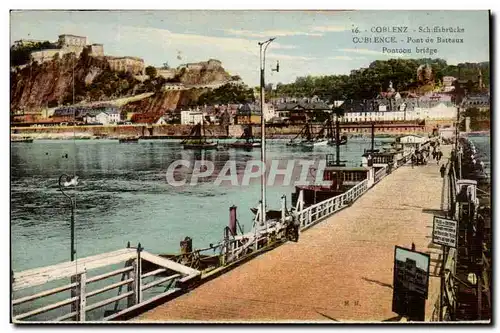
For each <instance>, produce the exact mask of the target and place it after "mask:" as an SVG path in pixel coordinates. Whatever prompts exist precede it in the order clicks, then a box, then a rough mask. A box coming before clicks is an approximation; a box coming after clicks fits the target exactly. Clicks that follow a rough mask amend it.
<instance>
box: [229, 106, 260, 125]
mask: <svg viewBox="0 0 500 333" xmlns="http://www.w3.org/2000/svg"><path fill="white" fill-rule="evenodd" d="M260 116H261V113H260V106H258V105H257V104H253V103H245V104H243V105H241V106H240V107H239V108H238V112H237V113H236V117H235V121H234V123H235V124H237V125H247V124H260V122H261V117H260Z"/></svg>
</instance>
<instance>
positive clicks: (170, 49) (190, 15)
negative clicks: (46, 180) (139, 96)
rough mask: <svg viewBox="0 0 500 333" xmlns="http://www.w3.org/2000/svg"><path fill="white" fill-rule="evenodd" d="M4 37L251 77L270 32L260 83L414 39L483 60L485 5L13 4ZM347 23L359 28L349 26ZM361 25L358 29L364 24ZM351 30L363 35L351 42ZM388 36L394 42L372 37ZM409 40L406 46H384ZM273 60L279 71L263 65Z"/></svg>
mask: <svg viewBox="0 0 500 333" xmlns="http://www.w3.org/2000/svg"><path fill="white" fill-rule="evenodd" d="M10 18H11V31H10V37H11V44H12V43H13V42H14V41H16V40H19V39H41V40H50V41H55V40H57V36H58V35H60V34H74V35H79V36H87V38H88V43H101V44H104V52H105V54H107V55H114V56H137V57H141V58H143V59H144V61H145V62H146V65H153V66H157V67H159V66H161V65H162V64H163V63H165V62H168V64H169V65H170V66H171V67H177V66H178V65H180V64H183V63H188V62H198V61H206V60H208V59H209V58H214V59H219V60H221V61H222V65H223V67H224V68H225V69H226V70H227V71H228V72H229V73H230V74H231V75H240V76H241V77H242V79H243V81H244V82H245V83H247V84H249V85H250V86H257V85H258V84H259V46H258V42H262V41H265V40H267V39H269V38H271V37H276V40H275V41H274V42H273V43H271V44H270V46H269V47H268V49H267V53H266V67H265V68H266V83H273V84H276V83H278V82H281V83H289V82H293V81H294V80H295V78H296V77H299V76H307V75H335V74H349V73H350V71H351V70H353V69H358V68H361V67H368V65H369V64H370V63H371V62H372V61H374V60H387V59H391V58H397V57H402V58H428V57H429V55H428V54H416V53H415V47H417V46H418V47H424V48H425V47H431V48H435V49H437V51H438V52H437V54H435V55H433V56H431V57H433V58H434V57H439V58H442V59H445V60H446V61H447V62H448V64H458V63H460V62H480V61H488V60H489V21H488V19H489V13H488V12H487V11H215V10H213V11H207V10H206V11H201V10H199V11H196V10H191V11H172V10H171V11H166V10H161V11H160V10H155V11H145V10H141V11H13V12H11V16H10ZM395 26H398V27H400V26H404V27H407V29H408V31H407V33H377V32H371V30H372V29H379V28H382V27H391V28H392V27H395ZM421 26H422V27H426V26H430V27H434V26H444V27H457V26H458V27H460V28H463V30H464V32H463V33H421V32H418V30H419V27H421ZM353 28H358V29H359V30H360V31H361V33H358V34H355V33H353V32H352V29H353ZM365 31H366V32H365ZM353 37H371V38H372V42H370V43H354V40H353ZM374 37H396V40H397V43H396V44H384V43H383V44H380V43H374V42H373V38H374ZM408 37H411V38H424V39H425V38H427V37H432V38H434V40H435V41H436V40H437V37H441V38H462V39H463V43H445V44H442V43H441V44H436V43H432V44H431V43H425V42H424V43H421V44H417V43H414V42H413V41H411V42H408V40H407V38H408ZM383 47H387V48H391V49H392V48H399V49H400V48H405V49H406V48H410V49H411V51H412V54H389V53H387V52H385V53H384V52H383ZM277 61H279V63H280V71H279V73H277V72H272V71H271V70H270V69H271V67H274V66H275V65H276V62H277Z"/></svg>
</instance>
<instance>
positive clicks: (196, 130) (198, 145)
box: [181, 121, 219, 149]
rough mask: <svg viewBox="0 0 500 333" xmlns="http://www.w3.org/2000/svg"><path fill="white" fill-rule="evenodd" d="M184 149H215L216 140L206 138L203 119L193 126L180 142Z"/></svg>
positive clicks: (216, 145)
mask: <svg viewBox="0 0 500 333" xmlns="http://www.w3.org/2000/svg"><path fill="white" fill-rule="evenodd" d="M181 144H182V147H183V148H184V149H217V147H218V146H219V143H218V142H213V141H209V140H207V138H206V136H205V129H204V127H203V121H202V122H201V123H199V124H197V125H195V126H194V127H193V129H192V130H191V133H190V134H189V137H188V138H187V139H185V140H183V141H182V142H181Z"/></svg>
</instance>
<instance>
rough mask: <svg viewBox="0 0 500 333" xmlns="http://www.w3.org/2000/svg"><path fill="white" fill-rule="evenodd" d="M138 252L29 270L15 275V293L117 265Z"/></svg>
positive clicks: (133, 250) (115, 253)
mask: <svg viewBox="0 0 500 333" xmlns="http://www.w3.org/2000/svg"><path fill="white" fill-rule="evenodd" d="M135 255H136V250H135V249H133V248H127V249H121V250H118V251H113V252H108V253H103V254H99V255H96V256H91V257H86V258H81V259H78V260H77V261H75V262H72V261H69V262H64V263H61V264H57V265H51V266H46V267H41V268H35V269H29V270H26V271H22V272H18V273H14V282H13V285H12V289H13V291H18V290H21V289H25V288H29V287H34V286H39V285H43V284H45V283H47V282H49V281H53V280H58V279H62V278H66V277H71V276H74V275H78V274H80V273H82V272H84V271H85V270H87V271H88V270H91V269H96V268H100V267H104V266H108V265H112V264H117V263H120V262H123V261H126V260H128V259H131V258H133V257H135Z"/></svg>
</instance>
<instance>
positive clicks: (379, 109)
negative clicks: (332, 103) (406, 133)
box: [340, 98, 457, 123]
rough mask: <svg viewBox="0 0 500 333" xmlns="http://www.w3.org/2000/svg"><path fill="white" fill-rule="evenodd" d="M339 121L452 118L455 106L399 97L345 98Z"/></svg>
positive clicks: (434, 101)
mask: <svg viewBox="0 0 500 333" xmlns="http://www.w3.org/2000/svg"><path fill="white" fill-rule="evenodd" d="M340 107H341V108H343V109H344V117H343V118H341V122H345V123H365V122H373V121H413V120H414V121H419V120H453V119H455V118H456V114H457V108H456V106H455V105H454V104H453V103H451V102H450V101H445V102H444V101H440V100H439V99H438V100H432V99H424V100H421V99H416V98H401V99H398V100H393V99H373V100H347V101H345V102H344V103H343V104H342V105H341V106H340Z"/></svg>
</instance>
